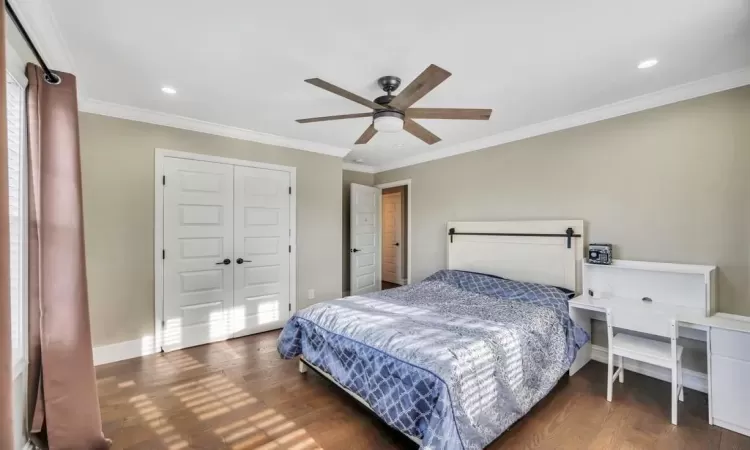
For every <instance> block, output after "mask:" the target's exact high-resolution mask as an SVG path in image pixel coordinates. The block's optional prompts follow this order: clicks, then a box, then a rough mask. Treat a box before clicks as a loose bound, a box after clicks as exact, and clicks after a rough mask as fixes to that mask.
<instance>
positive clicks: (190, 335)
mask: <svg viewBox="0 0 750 450" xmlns="http://www.w3.org/2000/svg"><path fill="white" fill-rule="evenodd" d="M164 175H165V176H166V184H165V186H164V209H163V214H164V217H163V219H164V222H163V224H164V227H163V245H164V250H165V253H164V311H163V320H164V324H163V329H164V331H163V332H164V335H163V343H162V347H163V349H164V350H165V351H168V350H175V349H178V348H184V347H190V346H193V345H199V344H204V343H206V342H211V341H216V340H220V339H225V338H226V337H227V334H228V330H227V326H226V323H227V322H226V318H227V314H228V313H229V311H230V310H231V307H232V302H233V292H234V286H233V283H232V276H233V270H232V267H233V264H232V261H231V258H232V255H233V242H232V241H233V236H232V226H233V224H232V216H233V207H234V206H233V201H232V196H233V190H234V184H233V167H232V166H231V165H229V164H218V163H211V162H204V161H193V160H187V159H178V158H165V159H164Z"/></svg>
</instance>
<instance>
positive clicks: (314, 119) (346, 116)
mask: <svg viewBox="0 0 750 450" xmlns="http://www.w3.org/2000/svg"><path fill="white" fill-rule="evenodd" d="M359 117H372V113H357V114H341V115H339V116H323V117H311V118H309V119H297V122H299V123H310V122H325V121H327V120H341V119H356V118H359Z"/></svg>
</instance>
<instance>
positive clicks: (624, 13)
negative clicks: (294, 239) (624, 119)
mask: <svg viewBox="0 0 750 450" xmlns="http://www.w3.org/2000/svg"><path fill="white" fill-rule="evenodd" d="M25 1H26V2H29V1H30V0H25ZM16 3H24V0H18V1H17V2H16ZM48 4H49V7H50V8H51V11H52V16H53V17H54V22H56V26H57V28H58V32H59V36H60V37H61V39H62V42H63V43H64V47H67V49H66V52H67V53H68V55H66V57H67V58H68V59H69V62H70V64H71V66H72V69H73V70H75V72H76V74H77V75H78V78H79V83H80V90H81V93H82V95H83V96H84V97H85V99H89V100H98V101H101V102H108V103H114V104H119V105H127V106H132V107H137V108H143V109H147V110H152V111H158V112H162V113H167V114H172V115H179V116H185V117H189V118H194V119H199V120H203V121H208V122H212V123H216V124H222V125H228V126H232V127H238V128H242V129H249V130H254V131H257V132H262V133H270V134H274V135H278V136H283V137H285V138H294V139H298V140H303V141H312V142H315V143H320V144H326V145H329V146H335V147H343V148H352V151H351V152H350V153H349V154H348V155H347V156H346V158H345V160H346V161H353V160H355V159H363V160H364V164H368V165H371V166H377V167H384V166H393V165H396V164H398V162H399V161H403V160H405V159H409V158H411V160H415V158H417V159H419V158H429V153H430V152H437V153H439V151H441V150H442V151H443V152H445V151H446V150H447V149H449V148H451V147H455V146H457V145H462V144H465V143H467V142H470V141H474V140H477V139H482V138H487V137H488V136H493V135H497V134H500V133H508V132H510V131H512V130H517V129H519V128H521V127H528V126H530V125H533V124H539V123H541V122H545V121H549V120H552V119H555V118H559V117H564V116H570V115H571V114H575V113H579V112H582V111H587V110H591V109H592V108H598V107H602V106H604V105H610V104H612V103H615V102H619V101H623V100H627V99H631V98H634V97H638V96H643V95H645V94H650V93H654V92H656V91H660V90H663V89H665V88H669V87H672V86H677V85H682V84H684V83H689V82H692V81H695V80H700V79H704V78H707V77H712V76H714V75H717V74H722V73H727V72H732V71H736V70H738V69H742V68H746V67H748V66H750V12H749V11H750V0H711V1H706V0H659V1H653V0H632V1H614V0H611V1H602V0H568V1H563V2H561V1H559V0H538V1H533V2H530V1H523V0H510V1H502V2H501V1H487V0H482V1H480V0H467V1H462V2H457V1H449V0H439V1H436V0H410V1H405V2H396V3H391V4H390V5H391V6H388V5H389V3H387V2H386V3H383V2H377V1H369V2H364V1H352V0H320V1H317V2H283V1H246V0H223V1H213V2H207V1H197V0H159V1H154V0H129V1H102V0H66V1H50V2H48ZM36 31H37V32H39V30H36ZM648 58H658V59H659V61H660V63H659V64H658V65H657V66H655V67H653V68H651V69H648V70H639V69H637V68H636V65H637V64H638V62H639V61H641V60H644V59H648ZM429 64H437V65H439V66H441V67H443V68H445V69H447V70H448V71H450V72H452V73H453V76H452V77H451V78H449V79H448V80H447V81H446V82H444V83H443V84H442V85H440V86H439V87H438V88H437V89H435V90H434V91H433V92H431V93H430V94H428V95H427V96H426V97H425V98H424V99H422V100H420V101H419V102H418V103H417V104H416V105H415V106H421V107H466V108H493V109H494V113H493V115H492V118H491V120H489V121H487V122H481V121H447V120H443V121H439V120H419V122H420V123H421V124H422V125H424V126H425V127H427V128H428V129H430V130H431V131H433V132H434V133H435V134H437V135H438V136H440V137H441V138H442V139H443V141H442V142H440V143H438V144H436V145H433V146H428V145H427V144H424V143H422V142H421V141H419V140H417V139H416V138H415V137H413V136H411V135H409V134H408V133H406V132H401V133H398V134H386V133H379V134H378V135H376V136H375V137H374V138H373V139H372V140H371V141H370V143H369V144H366V145H363V146H356V147H355V146H354V145H353V142H354V141H355V140H356V139H357V137H358V136H359V135H360V134H361V133H362V132H363V131H364V129H365V128H366V127H367V125H368V121H369V119H367V118H362V119H351V120H342V121H337V122H324V123H310V124H299V123H296V122H295V119H298V118H304V117H314V116H324V115H333V114H345V113H354V112H366V111H367V109H366V108H365V107H362V106H360V105H358V104H356V103H353V102H351V101H348V100H345V99H343V98H339V97H337V96H335V95H333V94H331V93H329V92H326V91H323V90H322V89H319V88H316V87H314V86H312V85H309V84H307V83H304V82H303V80H304V79H306V78H313V77H318V78H322V79H324V80H326V81H329V82H331V83H334V84H336V85H339V86H341V87H343V88H345V89H348V90H350V91H352V92H354V93H357V94H359V95H362V96H364V97H367V98H371V99H372V98H375V97H377V96H378V95H380V94H381V93H382V91H380V90H379V88H378V87H377V85H376V79H377V78H378V77H380V76H382V75H397V76H399V77H401V78H402V79H403V80H404V84H403V85H404V86H405V85H406V84H407V83H408V82H410V81H411V80H412V79H413V78H414V77H416V76H417V75H418V74H419V73H420V72H421V71H422V70H423V69H424V68H426V67H427V66H428V65H429ZM164 85H170V86H174V87H175V88H176V89H177V91H178V93H177V95H175V96H167V95H164V94H163V93H162V92H161V91H160V88H161V87H162V86H164ZM85 99H84V100H85ZM437 153H436V154H437Z"/></svg>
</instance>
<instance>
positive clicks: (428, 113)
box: [297, 64, 492, 145]
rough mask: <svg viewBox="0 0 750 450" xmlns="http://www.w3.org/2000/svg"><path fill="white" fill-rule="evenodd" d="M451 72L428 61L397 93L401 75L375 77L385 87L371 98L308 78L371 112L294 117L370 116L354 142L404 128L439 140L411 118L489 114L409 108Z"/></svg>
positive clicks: (470, 117)
mask: <svg viewBox="0 0 750 450" xmlns="http://www.w3.org/2000/svg"><path fill="white" fill-rule="evenodd" d="M449 76H451V73H450V72H448V71H447V70H445V69H441V68H440V67H438V66H436V65H434V64H431V65H430V66H429V67H428V68H427V69H425V70H424V72H422V73H421V74H420V75H419V76H418V77H417V78H415V79H414V81H412V82H411V84H409V85H408V86H406V87H405V88H404V89H403V90H402V91H401V92H399V93H398V94H397V95H395V96H394V95H393V92H394V91H395V90H396V89H398V88H399V86H400V85H401V78H399V77H395V76H392V75H389V76H385V77H381V78H379V79H378V85H379V86H380V88H381V89H383V90H384V91H385V93H386V94H385V95H383V96H380V97H378V98H376V99H375V100H374V101H370V100H367V99H366V98H363V97H360V96H359V95H356V94H353V93H351V92H349V91H347V90H345V89H341V88H340V87H338V86H334V85H333V84H331V83H328V82H326V81H323V80H321V79H320V78H311V79H309V80H305V82H307V83H310V84H312V85H314V86H317V87H319V88H321V89H325V90H326V91H328V92H331V93H333V94H336V95H340V96H341V97H344V98H346V99H349V100H351V101H353V102H357V103H359V104H360V105H364V106H367V107H368V108H372V110H373V111H372V112H367V113H357V114H342V115H338V116H325V117H312V118H309V119H298V120H297V122H299V123H310V122H325V121H328V120H341V119H355V118H359V117H372V123H371V124H370V126H369V127H367V129H366V130H365V132H364V133H362V136H360V137H359V139H357V141H356V142H355V144H366V143H368V142H369V141H370V139H372V138H373V136H375V134H376V133H377V132H378V131H382V132H384V133H395V132H398V131H401V130H402V129H403V130H406V131H408V132H409V133H411V134H413V135H414V136H416V137H418V138H419V139H421V140H422V141H424V142H426V143H427V144H429V145H432V144H435V143H437V142H440V138H439V137H437V136H435V135H434V134H433V133H432V132H430V131H429V130H428V129H426V128H425V127H423V126H422V125H419V124H418V123H417V122H415V121H414V120H413V119H456V120H488V119H489V118H490V115H491V114H492V110H491V109H466V108H411V105H413V104H414V103H416V102H417V101H418V100H419V99H421V98H422V97H424V96H425V95H427V94H428V93H429V92H430V91H432V90H433V89H435V88H436V87H437V86H438V85H440V83H442V82H443V81H445V80H446V79H447V78H448V77H449Z"/></svg>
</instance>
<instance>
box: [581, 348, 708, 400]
mask: <svg viewBox="0 0 750 450" xmlns="http://www.w3.org/2000/svg"><path fill="white" fill-rule="evenodd" d="M591 359H593V360H594V361H599V362H600V363H604V364H607V348H606V347H602V346H600V345H592V346H591ZM625 371H626V372H627V371H629V372H635V373H639V374H641V375H646V376H647V377H651V378H656V379H657V380H662V381H667V382H671V381H672V372H671V371H670V370H669V369H666V368H664V367H659V366H654V365H653V364H648V363H644V362H640V361H634V360H632V359H627V358H625ZM605 378H606V377H605ZM627 382H628V381H627V377H625V383H626V384H627ZM682 383H683V384H684V385H685V387H686V388H688V389H692V390H694V391H699V392H704V393H708V375H706V374H705V373H702V372H696V371H695V370H690V369H685V368H683V369H682Z"/></svg>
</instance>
